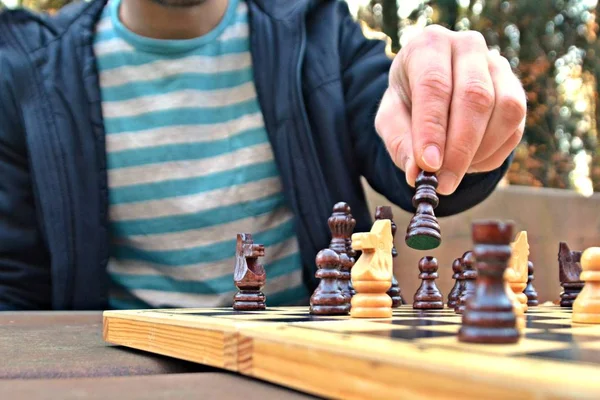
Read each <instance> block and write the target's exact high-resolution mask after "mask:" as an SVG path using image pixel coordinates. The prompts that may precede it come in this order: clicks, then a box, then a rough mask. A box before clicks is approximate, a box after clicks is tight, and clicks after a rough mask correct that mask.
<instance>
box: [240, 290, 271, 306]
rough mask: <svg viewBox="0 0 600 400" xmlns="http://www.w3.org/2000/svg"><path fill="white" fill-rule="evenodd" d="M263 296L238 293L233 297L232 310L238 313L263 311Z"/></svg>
mask: <svg viewBox="0 0 600 400" xmlns="http://www.w3.org/2000/svg"><path fill="white" fill-rule="evenodd" d="M265 299H266V297H265V295H264V293H262V292H254V291H252V292H247V291H244V290H241V291H239V292H238V293H236V294H235V296H233V309H234V310H239V311H254V310H264V309H265V308H266V305H265Z"/></svg>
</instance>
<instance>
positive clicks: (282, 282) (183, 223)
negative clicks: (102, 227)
mask: <svg viewBox="0 0 600 400" xmlns="http://www.w3.org/2000/svg"><path fill="white" fill-rule="evenodd" d="M118 9H119V1H118V0H111V1H110V2H109V3H108V5H107V6H106V9H105V10H104V13H103V16H102V18H101V19H100V21H99V23H98V25H97V27H96V36H95V43H94V51H95V54H96V57H97V66H98V71H99V75H100V87H101V94H102V112H103V116H104V123H105V130H106V148H107V168H108V183H109V201H110V224H111V226H110V229H111V258H110V261H109V264H108V271H109V275H110V278H111V282H112V286H111V293H110V304H111V306H112V307H114V308H121V309H122V308H154V307H219V306H229V305H231V304H232V301H233V295H234V293H235V292H236V288H235V285H234V282H233V268H234V265H235V263H234V254H235V244H236V235H237V233H242V232H246V233H252V234H253V236H254V239H255V242H256V243H261V244H264V245H265V251H266V256H265V257H264V258H262V259H261V262H262V263H263V264H264V265H265V268H266V271H267V284H266V286H265V288H264V292H265V294H266V295H267V303H268V305H270V306H277V305H289V304H302V303H304V304H306V302H307V301H308V297H309V296H310V294H309V293H307V290H306V288H305V287H304V285H303V283H302V265H301V260H300V255H299V251H298V242H297V238H296V233H295V228H294V219H293V218H294V217H293V215H292V213H291V211H290V210H289V208H288V207H287V205H286V202H285V199H284V196H283V192H282V186H281V181H280V177H279V173H278V170H277V166H276V164H275V160H274V156H273V151H272V148H271V145H270V143H269V139H268V136H267V133H266V130H265V126H264V122H263V116H262V113H261V109H260V105H259V102H258V99H257V95H256V90H255V87H254V82H253V71H252V58H251V54H250V39H249V25H248V9H247V5H246V3H245V2H244V1H240V0H230V1H229V6H228V9H227V11H226V14H225V16H224V17H223V19H222V21H221V22H220V24H219V25H218V26H217V27H216V28H215V29H213V30H212V31H211V32H209V33H208V34H206V35H204V36H202V37H199V38H194V39H190V40H158V39H150V38H146V37H141V36H139V35H137V34H135V33H133V32H131V31H129V30H128V29H127V28H126V27H125V26H124V25H123V24H122V23H121V22H120V20H119V16H118V15H119V14H118Z"/></svg>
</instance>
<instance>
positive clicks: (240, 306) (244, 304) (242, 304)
mask: <svg viewBox="0 0 600 400" xmlns="http://www.w3.org/2000/svg"><path fill="white" fill-rule="evenodd" d="M266 308H267V307H266V305H265V303H264V302H259V301H238V302H235V303H233V309H234V310H237V311H259V310H265V309H266Z"/></svg>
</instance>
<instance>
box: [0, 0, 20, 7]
mask: <svg viewBox="0 0 600 400" xmlns="http://www.w3.org/2000/svg"><path fill="white" fill-rule="evenodd" d="M0 2H1V3H3V4H4V5H5V6H6V7H7V8H15V7H17V6H18V5H19V0H0Z"/></svg>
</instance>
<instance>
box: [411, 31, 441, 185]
mask: <svg viewBox="0 0 600 400" xmlns="http://www.w3.org/2000/svg"><path fill="white" fill-rule="evenodd" d="M449 32H450V31H448V30H446V29H445V28H442V27H439V26H431V27H428V28H426V29H425V30H424V32H423V34H421V35H420V36H419V37H417V38H415V39H413V40H412V41H410V42H409V43H408V45H407V46H405V47H403V48H402V50H401V51H400V54H399V57H400V61H401V65H402V68H399V70H400V77H399V80H400V82H399V83H400V85H401V87H402V88H403V89H404V91H405V92H406V96H407V97H408V98H409V99H410V104H408V107H409V110H410V113H411V115H410V117H411V119H412V124H411V137H412V146H413V157H412V158H411V159H410V163H409V164H407V165H409V167H408V168H407V170H405V171H406V173H407V181H408V182H409V184H410V185H413V186H414V181H415V179H416V177H417V174H418V170H419V169H423V170H426V171H430V172H435V171H437V170H438V169H439V168H440V166H441V165H442V162H443V159H444V148H445V147H446V130H447V127H448V111H449V109H450V102H451V98H452V63H451V60H452V42H451V40H450V35H449Z"/></svg>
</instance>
